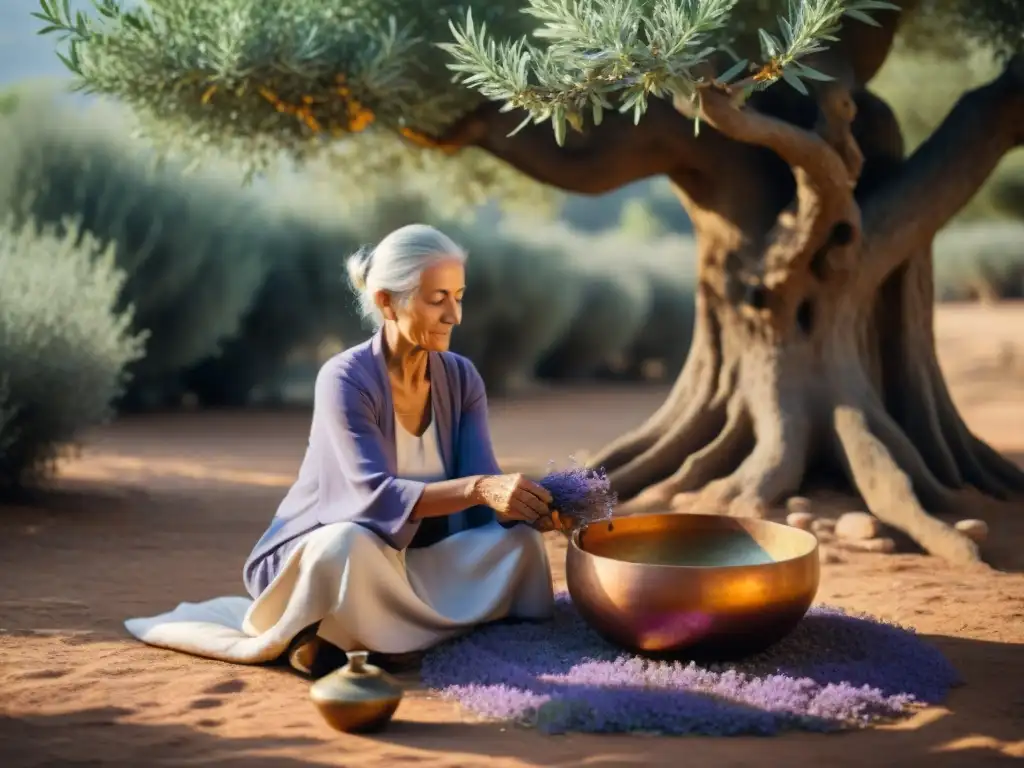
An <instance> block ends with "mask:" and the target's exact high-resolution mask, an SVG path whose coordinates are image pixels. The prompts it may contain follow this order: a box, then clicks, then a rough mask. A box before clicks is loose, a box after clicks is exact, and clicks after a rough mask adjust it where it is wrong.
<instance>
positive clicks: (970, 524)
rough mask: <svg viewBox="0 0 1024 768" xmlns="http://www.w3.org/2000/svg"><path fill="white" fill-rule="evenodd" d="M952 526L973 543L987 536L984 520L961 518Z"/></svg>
mask: <svg viewBox="0 0 1024 768" xmlns="http://www.w3.org/2000/svg"><path fill="white" fill-rule="evenodd" d="M954 528H956V529H957V530H958V531H960V533H962V534H963V535H964V536H966V537H967V538H968V539H970V540H971V541H973V542H974V543H975V544H981V543H983V542H984V541H985V539H987V538H988V523H986V522H985V521H984V520H961V521H960V522H959V523H957V524H956V525H955V526H954Z"/></svg>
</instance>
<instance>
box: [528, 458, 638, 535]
mask: <svg viewBox="0 0 1024 768" xmlns="http://www.w3.org/2000/svg"><path fill="white" fill-rule="evenodd" d="M538 482H539V484H540V485H541V486H543V487H544V488H546V489H547V490H548V492H549V493H550V494H551V497H552V499H553V501H552V503H551V508H552V509H553V510H556V511H557V512H558V516H559V518H560V519H561V520H562V522H563V526H564V524H565V523H571V528H579V527H581V526H584V525H588V524H590V523H595V522H597V521H599V520H608V519H610V518H611V516H612V513H613V511H614V510H615V504H616V503H617V502H618V497H617V496H616V494H615V493H614V492H613V491H612V488H611V483H609V481H608V475H607V473H606V472H605V471H604V469H603V468H602V469H587V468H586V467H580V466H575V467H573V468H572V469H564V470H558V471H552V472H548V474H547V475H545V476H544V477H543V478H542V479H541V480H539V481H538ZM563 532H564V533H570V532H571V531H569V530H564V528H563Z"/></svg>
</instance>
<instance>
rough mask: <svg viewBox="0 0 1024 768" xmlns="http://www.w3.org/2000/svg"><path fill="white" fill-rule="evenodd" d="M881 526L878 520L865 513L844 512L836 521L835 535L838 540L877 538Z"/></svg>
mask: <svg viewBox="0 0 1024 768" xmlns="http://www.w3.org/2000/svg"><path fill="white" fill-rule="evenodd" d="M881 528H882V525H881V523H880V522H879V521H878V518H877V517H875V516H874V515H869V514H868V513H867V512H846V513H845V514H842V515H840V516H839V519H838V520H836V528H835V533H836V536H838V537H839V538H840V539H847V540H850V541H859V540H864V539H874V538H877V536H878V534H879V533H881Z"/></svg>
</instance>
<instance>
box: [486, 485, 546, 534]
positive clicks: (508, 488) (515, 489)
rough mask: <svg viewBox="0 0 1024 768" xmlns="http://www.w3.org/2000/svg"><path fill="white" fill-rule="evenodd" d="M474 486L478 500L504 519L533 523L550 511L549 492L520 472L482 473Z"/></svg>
mask: <svg viewBox="0 0 1024 768" xmlns="http://www.w3.org/2000/svg"><path fill="white" fill-rule="evenodd" d="M474 490H475V495H476V496H477V499H478V500H479V502H480V503H481V504H486V505H487V506H488V507H490V508H491V509H493V510H494V511H495V512H496V513H497V514H498V517H500V518H502V519H504V520H522V521H523V522H526V523H535V522H536V521H537V519H538V518H541V517H546V516H549V515H550V514H551V509H550V508H549V506H548V505H549V504H551V494H550V493H548V491H547V489H545V488H543V487H541V486H540V485H537V483H535V482H533V481H532V480H530V479H529V478H526V477H523V476H522V475H520V474H515V475H485V476H483V477H481V478H480V479H479V480H478V481H477V482H476V487H475V489H474Z"/></svg>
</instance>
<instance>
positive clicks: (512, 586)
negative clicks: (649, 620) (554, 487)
mask: <svg viewBox="0 0 1024 768" xmlns="http://www.w3.org/2000/svg"><path fill="white" fill-rule="evenodd" d="M552 608H553V590H552V582H551V569H550V565H549V563H548V557H547V553H546V551H545V549H544V542H543V539H542V537H541V535H540V534H539V533H538V532H537V531H534V530H533V529H531V528H529V527H527V526H525V525H520V526H515V527H512V528H507V529H506V528H503V527H502V526H501V525H499V524H498V523H491V524H488V525H485V526H482V527H480V528H472V529H469V530H466V531H461V532H459V533H457V534H454V535H453V536H450V537H449V538H447V539H444V540H443V541H440V542H438V543H437V544H434V545H433V546H430V547H424V548H421V549H410V550H395V549H393V548H392V547H390V546H388V545H387V544H386V543H385V542H384V541H383V540H382V539H380V538H379V537H378V536H377V535H376V534H374V533H373V532H372V531H370V530H368V529H366V528H364V527H362V526H360V525H356V524H355V523H337V524H334V525H328V526H324V527H323V528H319V529H317V530H315V531H313V532H312V533H310V534H309V535H308V536H306V537H305V538H304V539H303V541H302V542H301V543H300V544H299V545H298V546H296V547H295V548H294V549H293V550H292V551H291V552H290V553H289V555H288V560H287V562H286V563H285V565H284V567H283V568H282V570H281V572H280V573H279V574H278V575H277V576H276V578H275V579H274V580H273V581H272V582H271V583H270V585H269V586H268V587H267V589H266V590H265V591H264V592H263V593H262V594H261V595H260V596H259V597H258V598H257V599H256V601H252V600H250V599H248V598H242V597H223V598H217V599H214V600H209V601H206V602H204V603H182V604H181V605H179V606H178V607H177V608H176V609H175V610H173V611H171V612H169V613H166V614H162V615H160V616H155V617H152V618H143V619H132V620H130V621H128V622H126V623H125V626H126V627H127V629H128V631H129V632H131V634H133V635H134V636H135V637H137V638H138V639H140V640H142V641H143V642H146V643H149V644H150V645H156V646H160V647H164V648H171V649H174V650H179V651H183V652H186V653H192V654H195V655H199V656H206V657H209V658H216V659H221V660H224V661H234V662H238V663H250V664H252V663H260V662H265V661H270V660H272V659H274V658H277V657H278V656H280V655H281V653H283V652H284V651H285V649H286V648H287V647H288V644H289V643H290V642H291V640H292V638H294V637H295V636H296V635H297V634H298V633H299V632H301V631H302V630H303V629H305V628H306V627H308V626H310V625H311V624H314V623H316V622H319V631H318V634H319V636H320V637H322V638H323V639H324V640H326V641H327V642H329V643H331V644H333V645H335V646H337V647H338V648H341V649H342V650H346V651H350V650H369V651H377V652H380V653H407V652H410V651H419V650H423V649H426V648H429V647H430V646H432V645H435V644H437V643H439V642H441V641H443V640H446V639H448V638H451V637H454V636H456V635H459V634H462V633H464V632H466V631H468V630H470V629H472V628H473V627H475V626H477V625H479V624H482V623H485V622H488V621H495V620H497V619H502V618H523V619H544V618H547V617H549V616H550V615H551V612H552Z"/></svg>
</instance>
